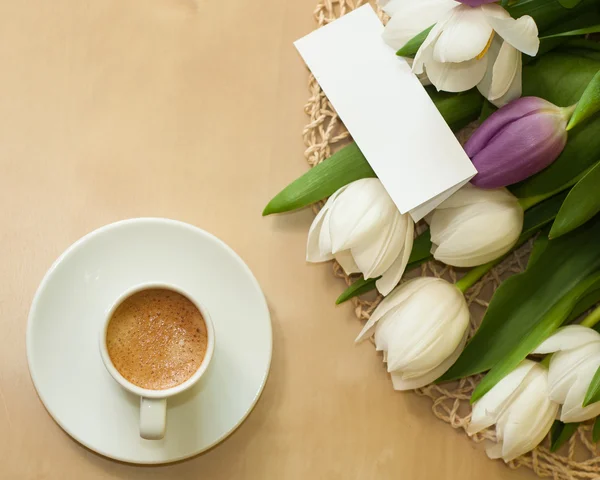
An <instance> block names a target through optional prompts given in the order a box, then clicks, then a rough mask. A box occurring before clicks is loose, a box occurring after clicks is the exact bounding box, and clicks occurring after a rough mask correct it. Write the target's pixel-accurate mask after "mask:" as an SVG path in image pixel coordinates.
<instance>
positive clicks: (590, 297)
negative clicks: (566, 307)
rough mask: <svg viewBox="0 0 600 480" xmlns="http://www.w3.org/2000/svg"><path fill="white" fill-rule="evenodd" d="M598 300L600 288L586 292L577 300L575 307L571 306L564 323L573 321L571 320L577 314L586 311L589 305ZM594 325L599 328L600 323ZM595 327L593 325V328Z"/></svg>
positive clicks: (591, 305) (575, 317)
mask: <svg viewBox="0 0 600 480" xmlns="http://www.w3.org/2000/svg"><path fill="white" fill-rule="evenodd" d="M598 302H600V290H596V291H594V292H590V293H588V294H587V295H585V296H584V297H583V298H582V299H581V300H579V302H577V305H575V308H573V311H572V312H571V313H570V314H569V316H568V317H567V321H566V322H565V323H571V322H573V320H576V319H577V318H579V316H580V315H581V314H582V313H585V312H587V311H588V310H589V309H590V308H591V307H593V306H594V305H596V304H597V303H598ZM596 327H598V328H600V323H599V324H598V325H596ZM596 327H594V329H595V328H596ZM598 333H600V332H598Z"/></svg>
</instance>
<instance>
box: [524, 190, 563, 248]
mask: <svg viewBox="0 0 600 480" xmlns="http://www.w3.org/2000/svg"><path fill="white" fill-rule="evenodd" d="M566 197H567V192H561V193H558V194H556V195H554V196H552V197H550V198H547V199H546V200H544V201H542V202H540V203H538V204H537V205H534V206H533V207H531V208H529V209H527V210H526V211H525V215H524V217H523V230H522V231H521V237H520V238H519V241H518V242H517V243H523V242H525V241H526V240H528V239H529V238H531V237H532V236H533V235H535V234H536V233H537V232H539V231H540V229H541V228H543V227H544V226H545V225H548V224H549V223H550V222H551V221H552V220H554V218H555V217H556V214H557V213H558V211H559V210H560V207H561V205H562V204H563V202H564V201H565V198H566Z"/></svg>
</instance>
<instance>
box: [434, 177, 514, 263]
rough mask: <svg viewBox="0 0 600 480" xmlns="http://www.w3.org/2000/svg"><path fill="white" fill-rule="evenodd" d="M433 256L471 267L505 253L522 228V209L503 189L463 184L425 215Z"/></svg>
mask: <svg viewBox="0 0 600 480" xmlns="http://www.w3.org/2000/svg"><path fill="white" fill-rule="evenodd" d="M426 220H427V223H429V226H430V231H431V242H432V244H433V247H432V249H431V253H432V254H433V256H434V258H435V259H436V260H439V261H441V262H444V263H445V264H447V265H453V266H455V267H474V266H477V265H483V264H484V263H487V262H490V261H492V260H495V259H496V258H498V257H500V256H501V255H504V254H505V253H507V252H508V251H509V250H510V249H511V248H512V247H513V246H514V245H515V243H516V242H517V240H518V239H519V235H520V234H521V230H522V229H523V209H522V208H521V206H520V205H519V201H518V200H517V198H516V197H515V196H514V195H512V194H511V193H509V192H508V191H507V190H506V189H497V190H482V189H480V188H477V187H474V186H472V185H469V184H467V185H465V186H464V187H463V188H461V189H460V190H459V191H458V192H456V193H455V194H453V195H452V196H451V197H450V198H448V199H447V200H446V201H444V202H442V203H441V204H440V206H439V207H437V208H436V209H435V210H434V211H433V213H432V214H430V215H429V216H428V217H427V218H426Z"/></svg>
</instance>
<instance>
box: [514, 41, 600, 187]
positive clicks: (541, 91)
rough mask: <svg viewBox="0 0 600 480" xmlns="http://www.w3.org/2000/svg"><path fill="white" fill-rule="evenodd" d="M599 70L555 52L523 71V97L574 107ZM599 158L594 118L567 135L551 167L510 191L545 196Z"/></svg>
mask: <svg viewBox="0 0 600 480" xmlns="http://www.w3.org/2000/svg"><path fill="white" fill-rule="evenodd" d="M599 70H600V61H596V60H592V59H590V58H586V57H580V56H576V55H570V54H569V55H567V54H565V53H564V52H562V51H558V50H557V51H556V52H552V53H549V54H547V55H544V56H543V57H541V58H540V59H538V60H537V61H535V62H533V63H532V64H530V65H527V66H526V67H524V74H523V95H524V96H527V95H533V96H538V97H541V98H545V99H547V100H549V101H550V102H552V103H554V104H556V105H559V106H568V105H573V104H574V103H575V102H577V100H579V98H580V97H581V95H582V94H583V92H584V90H585V88H586V87H587V85H588V84H589V83H590V80H591V79H592V78H593V77H594V75H596V73H597V72H598V71H599ZM599 157H600V117H595V118H593V119H590V120H589V121H588V122H586V123H585V124H584V125H581V126H580V127H579V128H577V129H576V130H573V131H571V132H569V140H568V142H567V145H566V147H565V149H564V150H563V152H562V154H561V155H560V156H559V157H558V159H557V160H556V161H555V162H554V163H552V164H551V165H550V166H549V167H548V168H546V169H544V170H542V171H541V172H540V173H538V174H536V175H534V176H532V177H530V178H528V179H527V180H525V181H523V182H521V183H519V184H516V185H513V186H511V188H510V190H511V191H512V192H513V193H514V194H515V195H516V196H517V197H519V198H526V197H535V196H538V195H544V194H547V193H549V192H552V191H555V190H556V189H558V188H559V187H560V186H561V185H563V184H564V183H565V182H568V181H570V180H572V179H574V178H576V177H577V176H579V175H580V174H582V173H583V172H585V171H586V170H587V169H588V168H589V167H590V166H591V165H593V164H595V163H596V161H597V159H598V158H599Z"/></svg>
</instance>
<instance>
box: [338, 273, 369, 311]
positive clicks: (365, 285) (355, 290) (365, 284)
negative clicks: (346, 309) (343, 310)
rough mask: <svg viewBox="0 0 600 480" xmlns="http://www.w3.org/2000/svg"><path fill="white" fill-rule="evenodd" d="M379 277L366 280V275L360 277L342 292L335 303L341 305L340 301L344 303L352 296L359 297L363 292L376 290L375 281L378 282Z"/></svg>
mask: <svg viewBox="0 0 600 480" xmlns="http://www.w3.org/2000/svg"><path fill="white" fill-rule="evenodd" d="M377 278H379V277H377ZM377 278H369V279H368V280H365V278H364V277H360V278H359V279H358V280H356V281H355V282H354V283H352V285H350V286H349V287H348V288H347V289H346V290H344V291H343V292H342V294H341V295H340V296H339V297H338V298H337V300H336V301H335V304H336V305H339V304H340V303H344V302H346V301H348V300H350V299H351V298H354V297H358V296H359V295H362V294H363V293H367V292H370V291H372V290H375V288H376V286H375V282H377Z"/></svg>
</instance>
